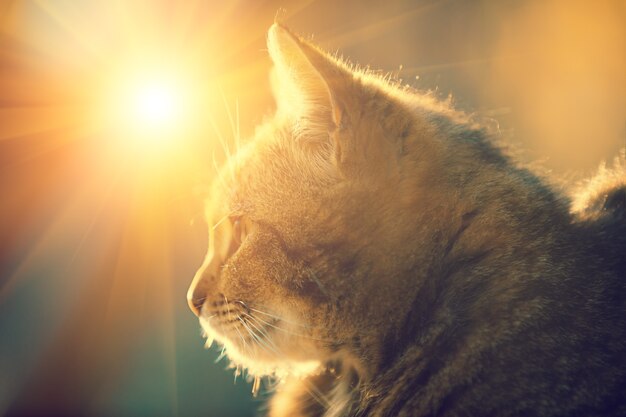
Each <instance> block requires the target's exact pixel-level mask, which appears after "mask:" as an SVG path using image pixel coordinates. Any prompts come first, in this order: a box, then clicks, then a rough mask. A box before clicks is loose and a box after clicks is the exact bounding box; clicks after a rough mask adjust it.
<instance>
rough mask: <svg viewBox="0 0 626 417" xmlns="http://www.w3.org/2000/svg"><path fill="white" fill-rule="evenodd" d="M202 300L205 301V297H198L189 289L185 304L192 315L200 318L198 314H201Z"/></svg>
mask: <svg viewBox="0 0 626 417" xmlns="http://www.w3.org/2000/svg"><path fill="white" fill-rule="evenodd" d="M204 300H206V296H205V295H200V294H198V293H197V291H195V290H192V289H191V288H189V292H188V294H187V304H189V308H190V309H191V311H193V314H195V315H196V316H198V317H200V313H201V312H202V305H204Z"/></svg>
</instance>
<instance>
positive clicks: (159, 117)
mask: <svg viewBox="0 0 626 417" xmlns="http://www.w3.org/2000/svg"><path fill="white" fill-rule="evenodd" d="M130 94H131V103H130V104H131V106H132V107H131V109H130V110H131V111H132V116H133V117H134V118H135V119H136V123H137V125H138V126H140V127H146V128H148V129H152V128H164V127H165V128H167V127H170V126H173V125H175V123H176V122H177V121H178V120H179V118H180V110H181V108H180V106H181V103H180V100H181V97H180V96H181V94H180V91H177V90H176V88H175V86H173V85H171V84H169V83H168V82H167V81H164V80H154V81H148V82H146V83H142V84H140V85H138V86H137V88H136V89H134V90H133V91H131V92H130Z"/></svg>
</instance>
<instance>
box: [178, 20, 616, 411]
mask: <svg viewBox="0 0 626 417" xmlns="http://www.w3.org/2000/svg"><path fill="white" fill-rule="evenodd" d="M268 49H269V52H270V55H271V57H272V60H273V61H274V64H275V70H274V74H273V85H274V89H275V93H276V99H277V113H276V116H275V118H274V119H273V120H271V121H269V122H267V123H266V124H264V125H263V126H261V127H260V128H259V129H258V131H257V133H256V135H255V137H254V138H253V139H252V140H251V141H250V142H249V143H248V144H247V145H246V146H245V147H243V148H242V149H241V150H240V151H239V152H238V153H237V155H236V156H234V157H233V158H231V160H229V161H228V163H227V165H226V166H225V167H224V168H223V169H222V170H221V172H220V175H219V178H218V179H217V180H216V181H215V183H214V185H213V191H212V195H211V199H210V201H209V203H208V205H207V217H208V220H209V226H210V230H211V232H210V236H211V239H210V240H211V242H210V250H209V254H208V255H207V258H206V260H205V262H204V264H203V266H202V267H201V268H200V270H199V271H198V273H197V275H196V277H195V278H194V281H193V284H192V286H191V288H190V292H189V298H190V303H191V304H192V305H194V306H195V308H197V310H198V314H199V315H200V321H201V323H202V326H203V328H204V330H205V332H206V333H207V337H209V338H215V339H216V340H217V341H218V342H219V343H221V344H222V345H224V346H225V352H226V354H227V355H228V356H229V358H230V359H231V360H232V361H233V364H234V366H236V367H237V368H238V369H237V372H239V370H240V369H241V368H245V369H246V372H248V373H249V374H250V375H252V376H253V377H259V376H271V377H274V378H276V379H277V380H278V381H279V383H278V385H277V388H276V391H277V392H276V394H275V396H274V398H273V399H272V400H271V402H270V408H269V415H270V416H272V417H282V416H326V417H338V416H380V417H382V416H434V415H441V416H457V415H471V416H487V415H490V416H491V415H498V416H518V415H519V416H522V415H523V416H557V415H558V416H583V415H585V416H600V415H602V416H605V415H606V416H608V415H611V416H613V415H626V396H625V395H624V393H625V392H626V319H625V317H626V301H625V300H626V292H625V287H626V276H625V270H626V260H625V258H626V222H625V221H624V216H623V212H624V208H623V207H622V206H620V204H619V203H620V201H621V200H619V198H620V194H619V193H620V192H624V185H625V184H626V181H625V178H626V175H625V172H624V169H623V166H622V165H620V163H622V162H620V161H618V163H617V165H616V167H615V169H613V170H610V169H604V171H603V172H601V176H602V178H604V179H600V177H598V179H596V180H593V181H592V182H591V183H590V185H589V187H587V189H586V190H583V191H582V193H581V194H580V195H583V194H584V195H587V197H580V198H578V199H576V203H575V207H574V208H575V210H574V213H572V210H571V209H570V202H569V200H568V199H567V198H566V197H564V196H561V195H558V194H557V193H555V192H554V191H552V190H551V189H550V188H549V187H548V186H547V185H545V184H544V183H543V182H542V181H541V180H540V179H539V178H537V177H536V176H535V175H534V174H533V173H531V172H529V171H527V170H525V169H521V168H518V167H516V166H515V165H514V164H513V163H512V162H511V161H510V160H509V159H507V158H506V157H505V156H503V155H502V154H501V152H500V151H498V150H497V149H496V148H495V147H494V146H492V145H491V144H490V141H489V137H488V134H487V133H486V132H485V131H484V130H482V129H481V128H480V126H476V125H474V124H473V123H472V122H471V121H470V120H469V119H468V118H466V117H465V116H463V115H462V114H460V113H457V112H455V111H454V110H452V109H451V108H450V107H449V106H448V105H446V104H445V103H443V104H442V103H438V102H437V101H435V100H433V99H432V98H430V97H428V96H424V95H420V94H417V93H415V92H413V91H410V90H408V89H406V88H404V87H402V86H399V85H395V84H393V83H390V82H388V81H386V80H384V79H381V78H380V77H378V76H376V75H372V74H369V73H367V72H364V71H359V70H356V69H354V68H351V67H350V66H348V65H347V64H345V63H344V62H342V61H340V60H338V59H336V58H334V57H332V56H329V55H327V54H326V53H324V52H322V51H320V50H319V49H318V48H317V47H315V46H313V45H312V44H310V43H308V42H307V41H305V40H303V39H301V38H299V37H298V36H296V35H294V34H292V33H291V32H289V31H288V30H287V29H285V28H284V27H282V26H280V25H274V26H272V28H271V29H270V31H269V35H268ZM607 178H609V179H607ZM615 196H616V197H615ZM615 201H617V203H615V204H608V203H607V202H615ZM257 385H258V382H257V383H255V388H257V387H256V386H257Z"/></svg>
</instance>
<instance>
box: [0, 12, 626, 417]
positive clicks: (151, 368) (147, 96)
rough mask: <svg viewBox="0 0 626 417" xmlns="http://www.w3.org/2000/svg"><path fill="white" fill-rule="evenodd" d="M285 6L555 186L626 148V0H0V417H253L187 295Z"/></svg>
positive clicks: (290, 19)
mask: <svg viewBox="0 0 626 417" xmlns="http://www.w3.org/2000/svg"><path fill="white" fill-rule="evenodd" d="M276 16H279V17H280V19H281V20H282V21H283V22H284V24H286V25H287V26H288V27H290V28H291V29H292V30H294V31H295V32H297V33H300V34H301V35H303V36H305V37H307V38H308V39H312V40H313V41H314V42H316V43H318V44H319V45H320V46H321V47H323V48H324V49H326V50H328V51H331V52H333V53H335V52H338V53H339V54H341V55H343V56H344V57H345V58H347V59H349V60H350V61H351V62H353V63H358V64H359V65H361V66H368V67H370V68H371V69H376V70H380V71H381V73H383V74H386V73H391V74H392V75H393V76H394V77H397V78H400V79H401V80H402V82H403V83H406V84H409V85H411V86H412V87H414V88H416V89H418V90H424V91H433V92H434V93H435V94H436V95H437V96H438V97H440V98H442V99H445V98H447V97H449V96H451V97H452V99H453V102H454V103H455V106H456V107H457V108H459V109H461V110H463V111H466V112H468V113H475V114H477V115H478V116H479V117H481V118H482V120H483V121H484V122H485V123H487V124H490V125H492V126H493V127H494V128H495V129H496V130H499V131H500V133H501V139H502V141H503V142H505V143H506V144H507V145H508V146H511V147H513V148H515V149H517V150H518V152H519V154H520V159H521V160H523V161H524V162H526V163H532V164H533V165H536V166H538V167H539V168H540V170H541V172H542V173H543V174H544V175H548V176H550V177H551V178H552V180H551V181H554V182H555V183H561V182H566V183H571V184H573V183H575V182H576V181H578V180H580V179H581V178H584V177H585V176H588V175H590V174H592V173H593V172H595V170H596V169H597V167H598V166H599V165H600V163H601V162H602V161H604V160H607V161H610V160H611V159H612V158H613V157H615V156H616V155H617V154H618V153H619V151H620V149H622V148H624V147H626V25H624V22H626V3H625V2H624V1H597V2H588V1H575V0H573V1H522V0H501V1H472V2H468V1H463V0H432V1H430V0H423V1H422V0H421V1H406V0H403V1H397V0H388V1H385V2H378V1H354V0H350V1H342V2H337V1H331V0H319V1H311V0H307V1H274V0H268V1H243V0H239V1H235V0H224V1H219V2H217V1H200V0H190V1H186V2H176V1H173V0H172V1H165V0H152V1H147V0H145V1H141V0H108V1H102V0H100V1H96V0H81V1H73V0H56V1H53V0H49V1H45V0H38V1H35V0H33V1H25V0H3V1H2V2H0V190H1V192H2V198H0V415H8V416H12V415H15V416H17V415H52V414H58V415H74V416H161V415H162V416H190V417H191V416H207V417H211V416H217V417H220V416H232V417H244V416H252V415H254V413H255V410H257V409H258V408H259V407H262V406H263V399H264V398H265V396H266V395H267V394H261V395H260V397H259V398H252V396H251V394H250V390H251V385H250V383H248V382H246V381H245V380H241V379H239V380H238V381H236V383H235V381H234V374H233V372H232V370H226V369H225V368H226V367H227V365H228V364H227V363H226V362H225V361H220V362H218V363H214V362H215V360H216V359H217V358H218V355H219V349H218V350H215V348H214V349H213V350H208V351H207V350H206V349H204V347H203V340H202V338H201V337H200V327H199V325H198V322H197V320H196V319H195V317H194V316H193V314H192V313H191V312H190V311H189V309H188V307H187V302H186V298H185V294H186V290H187V287H188V285H189V283H190V282H191V278H192V277H193V274H194V272H195V270H196V269H197V268H198V267H199V266H200V264H201V262H202V259H203V256H204V253H205V252H206V250H207V230H206V224H205V223H204V220H203V201H204V199H205V198H206V190H207V188H208V184H209V183H210V181H211V180H212V177H213V173H214V172H215V166H216V165H219V164H220V163H221V161H223V159H224V156H225V154H227V151H228V150H230V149H232V148H233V147H234V145H235V143H236V142H237V141H238V140H240V141H245V140H246V139H247V138H249V137H251V136H252V135H253V132H254V129H255V126H257V125H258V124H259V123H261V122H262V121H263V120H264V119H265V118H267V117H268V116H270V115H271V114H272V111H273V109H274V103H273V99H272V96H271V89H270V83H269V71H270V68H271V62H270V60H269V57H268V56H267V51H266V50H265V48H266V47H265V37H266V32H267V29H268V28H269V26H270V25H271V24H272V22H273V21H274V19H275V18H276Z"/></svg>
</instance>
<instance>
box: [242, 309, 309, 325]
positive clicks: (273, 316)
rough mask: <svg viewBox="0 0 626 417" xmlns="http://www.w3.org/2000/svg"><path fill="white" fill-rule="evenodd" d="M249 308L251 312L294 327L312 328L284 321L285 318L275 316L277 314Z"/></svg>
mask: <svg viewBox="0 0 626 417" xmlns="http://www.w3.org/2000/svg"><path fill="white" fill-rule="evenodd" d="M249 308H250V310H251V311H254V312H255V313H259V314H263V315H265V316H268V317H271V318H274V319H277V320H280V321H282V322H285V323H289V324H293V325H294V326H301V327H306V328H309V327H310V326H307V325H305V324H300V323H296V322H294V321H291V320H287V319H284V318H282V317H280V316H277V315H275V314H270V313H268V312H265V311H261V310H257V309H256V308H252V307H249Z"/></svg>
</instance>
